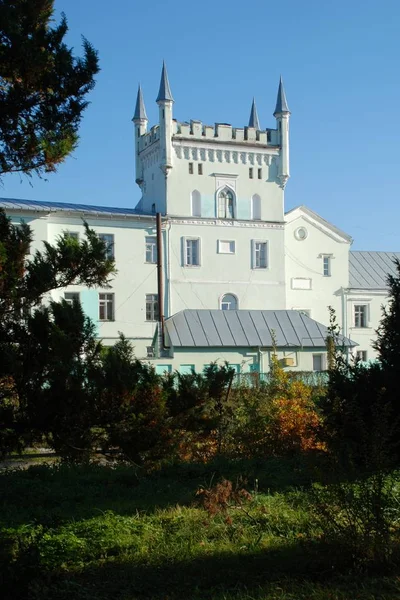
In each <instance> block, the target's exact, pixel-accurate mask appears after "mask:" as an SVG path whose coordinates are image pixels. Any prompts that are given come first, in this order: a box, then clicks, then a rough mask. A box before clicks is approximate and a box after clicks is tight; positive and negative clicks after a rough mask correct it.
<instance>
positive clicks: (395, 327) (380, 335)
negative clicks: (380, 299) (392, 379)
mask: <svg viewBox="0 0 400 600" xmlns="http://www.w3.org/2000/svg"><path fill="white" fill-rule="evenodd" d="M394 263H395V265H396V269H397V274H396V275H395V276H394V275H389V276H388V279H387V282H388V286H389V290H390V293H389V300H388V306H387V308H385V307H383V308H382V319H381V322H380V325H379V328H378V330H377V340H376V342H375V344H374V347H375V349H376V350H377V351H378V354H379V360H380V362H381V363H382V367H383V369H384V370H385V371H390V373H391V374H392V375H395V374H396V372H398V371H399V368H400V261H399V260H398V259H395V260H394Z"/></svg>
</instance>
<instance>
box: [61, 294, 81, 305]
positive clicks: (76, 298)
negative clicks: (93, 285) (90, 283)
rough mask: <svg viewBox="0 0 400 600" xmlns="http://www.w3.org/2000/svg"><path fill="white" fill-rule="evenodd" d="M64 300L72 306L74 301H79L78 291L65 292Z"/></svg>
mask: <svg viewBox="0 0 400 600" xmlns="http://www.w3.org/2000/svg"><path fill="white" fill-rule="evenodd" d="M64 300H65V302H68V304H70V305H71V306H72V304H73V303H74V302H79V301H80V299H79V292H65V294H64Z"/></svg>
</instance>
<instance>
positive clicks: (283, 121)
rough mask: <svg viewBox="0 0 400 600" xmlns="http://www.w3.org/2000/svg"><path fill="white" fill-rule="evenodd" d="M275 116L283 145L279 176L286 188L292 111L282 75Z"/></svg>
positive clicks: (279, 137) (280, 143) (279, 138)
mask: <svg viewBox="0 0 400 600" xmlns="http://www.w3.org/2000/svg"><path fill="white" fill-rule="evenodd" d="M274 117H275V118H276V122H277V129H278V140H279V145H280V147H281V160H280V164H279V170H278V178H279V181H280V184H281V186H282V188H283V189H284V188H285V185H286V183H287V180H288V179H289V177H290V170H289V117H290V111H289V107H288V105H287V101H286V94H285V89H284V87H283V80H282V77H281V78H280V80H279V88H278V96H277V99H276V106H275V111H274Z"/></svg>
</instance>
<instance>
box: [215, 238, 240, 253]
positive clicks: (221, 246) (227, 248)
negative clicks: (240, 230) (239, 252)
mask: <svg viewBox="0 0 400 600" xmlns="http://www.w3.org/2000/svg"><path fill="white" fill-rule="evenodd" d="M235 246H236V245H235V240H218V254H235V249H236V248H235Z"/></svg>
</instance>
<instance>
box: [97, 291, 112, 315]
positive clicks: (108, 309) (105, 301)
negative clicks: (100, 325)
mask: <svg viewBox="0 0 400 600" xmlns="http://www.w3.org/2000/svg"><path fill="white" fill-rule="evenodd" d="M99 321H114V294H99Z"/></svg>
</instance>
